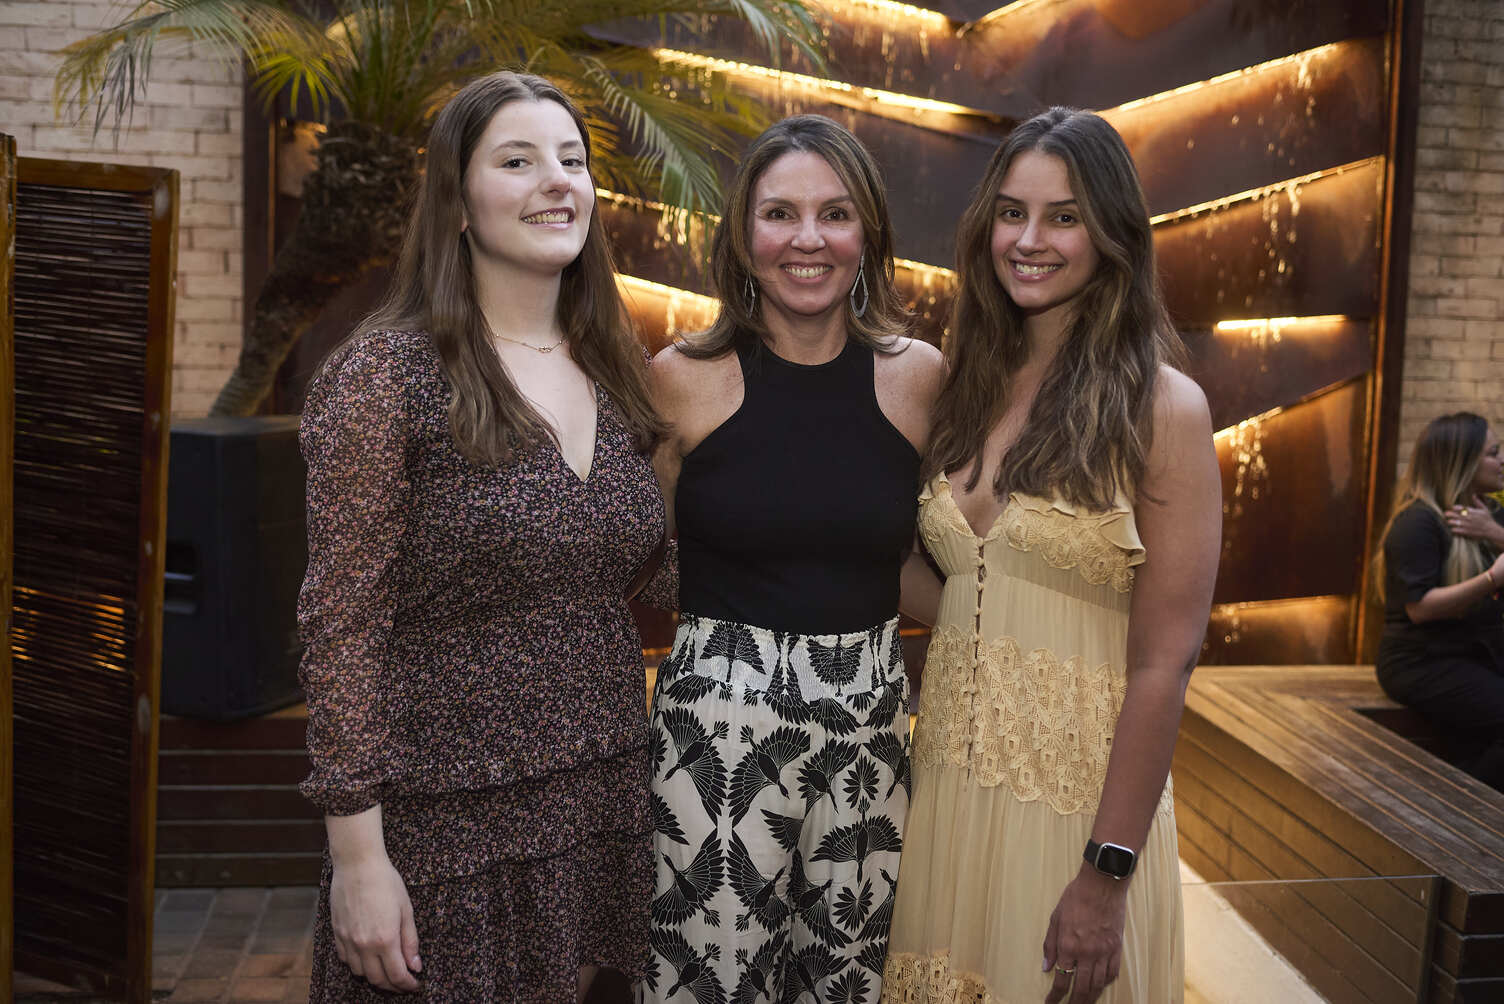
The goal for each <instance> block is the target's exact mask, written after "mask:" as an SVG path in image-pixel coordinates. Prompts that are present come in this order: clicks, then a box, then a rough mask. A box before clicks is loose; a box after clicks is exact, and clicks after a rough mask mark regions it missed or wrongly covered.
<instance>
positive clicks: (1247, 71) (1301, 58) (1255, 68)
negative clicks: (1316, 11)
mask: <svg viewBox="0 0 1504 1004" xmlns="http://www.w3.org/2000/svg"><path fill="white" fill-rule="evenodd" d="M1344 44H1346V43H1341V42H1328V43H1327V44H1325V45H1318V46H1316V48H1314V49H1306V50H1304V51H1301V52H1295V53H1291V54H1290V55H1288V56H1280V57H1279V58H1278V59H1271V60H1268V61H1267V62H1263V63H1255V64H1253V65H1252V66H1245V67H1243V68H1242V69H1241V70H1232V71H1231V72H1229V73H1221V74H1218V75H1217V76H1215V77H1208V78H1207V79H1205V80H1197V81H1195V82H1194V83H1190V84H1183V85H1182V86H1180V87H1176V88H1173V89H1171V90H1168V91H1160V92H1159V93H1158V94H1150V95H1149V96H1148V97H1143V98H1135V99H1134V100H1132V101H1126V102H1124V103H1123V104H1120V105H1118V106H1117V107H1116V108H1109V109H1107V110H1105V111H1103V112H1102V117H1103V118H1105V119H1111V118H1112V117H1113V116H1114V115H1117V114H1119V113H1121V112H1130V111H1135V110H1137V109H1139V108H1143V107H1145V106H1147V105H1152V104H1156V103H1158V102H1160V101H1165V100H1167V99H1169V98H1176V97H1180V96H1181V95H1185V94H1191V93H1194V92H1195V91H1199V90H1201V89H1202V88H1204V87H1215V86H1217V85H1218V84H1225V83H1227V82H1229V81H1232V80H1239V79H1242V78H1244V77H1250V76H1254V75H1255V74H1259V73H1265V72H1269V71H1272V70H1275V69H1278V68H1279V67H1282V66H1289V65H1291V64H1299V63H1302V62H1309V61H1311V60H1313V59H1325V58H1326V57H1328V56H1331V55H1333V54H1335V53H1336V51H1337V50H1338V49H1339V48H1341V47H1342V46H1343V45H1344Z"/></svg>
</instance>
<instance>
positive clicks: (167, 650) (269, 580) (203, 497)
mask: <svg viewBox="0 0 1504 1004" xmlns="http://www.w3.org/2000/svg"><path fill="white" fill-rule="evenodd" d="M298 421H299V420H298V416H296V415H279V416H271V417H258V418H201V419H190V420H186V421H178V422H174V423H173V426H172V456H171V460H170V465H171V466H170V467H169V468H168V475H167V555H166V564H167V581H166V594H165V598H164V602H163V613H162V710H163V711H164V712H165V713H167V714H172V715H186V716H191V717H195V718H212V719H218V720H222V721H223V720H228V719H234V718H245V717H248V716H250V715H258V714H264V713H265V712H268V711H273V710H275V709H277V708H280V707H284V706H286V705H288V704H293V703H296V702H297V701H300V700H302V692H301V691H300V690H299V689H298V660H299V658H300V657H301V655H302V646H301V645H300V644H299V642H298V625H297V603H298V590H299V588H300V587H301V586H302V583H303V570H304V567H305V566H306V565H307V564H308V541H307V536H306V522H305V515H304V508H303V487H304V485H303V482H304V477H305V473H306V472H305V469H304V466H303V457H302V454H301V453H299V451H298Z"/></svg>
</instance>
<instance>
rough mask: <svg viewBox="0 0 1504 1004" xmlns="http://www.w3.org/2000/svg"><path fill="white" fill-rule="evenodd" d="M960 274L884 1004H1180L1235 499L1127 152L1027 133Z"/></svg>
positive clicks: (1097, 128) (965, 235) (927, 525)
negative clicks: (1187, 818) (1198, 692)
mask: <svg viewBox="0 0 1504 1004" xmlns="http://www.w3.org/2000/svg"><path fill="white" fill-rule="evenodd" d="M958 247H959V251H958V260H959V261H958V267H959V272H960V278H961V290H960V292H959V294H958V297H957V306H956V312H955V314H954V316H953V318H952V324H951V341H950V344H949V345H948V346H947V350H948V355H949V358H950V363H951V371H950V376H949V379H948V382H947V385H946V387H945V389H944V390H943V391H942V394H941V400H940V404H939V407H938V412H937V416H936V424H935V431H934V434H933V438H932V440H931V442H932V448H931V452H930V454H929V457H928V463H927V466H926V471H925V473H926V476H927V478H928V480H927V483H926V486H925V489H924V491H923V493H922V494H921V496H920V500H921V501H920V513H919V536H920V540H921V542H922V543H923V545H924V547H925V549H926V550H927V551H928V552H929V554H930V556H931V557H932V558H933V560H934V562H935V563H936V564H937V565H938V567H939V568H940V570H941V572H943V573H944V576H945V579H944V583H943V588H942V586H941V583H940V582H939V581H938V580H937V579H936V578H935V577H934V574H933V572H931V571H930V570H929V569H928V567H927V566H926V565H924V564H923V563H922V562H921V561H917V560H916V561H911V562H910V563H909V565H908V566H907V567H906V569H905V582H904V608H905V609H906V610H907V611H908V612H910V613H912V614H914V615H915V616H919V617H921V618H924V619H931V618H933V623H934V624H935V625H936V627H935V632H934V636H933V640H932V641H931V644H930V650H929V656H928V660H927V662H926V665H925V670H924V679H923V688H922V691H921V696H920V708H919V718H918V723H917V727H916V729H915V733H914V747H913V765H914V766H913V770H914V790H913V802H912V806H911V809H910V812H909V823H908V829H907V832H906V834H905V839H904V854H903V860H902V865H901V869H900V873H899V876H898V882H897V889H896V901H895V903H894V905H893V906H892V908H891V909H892V910H893V914H894V916H893V928H892V940H891V943H890V947H889V955H888V962H887V966H886V969H885V974H884V982H883V995H882V999H883V1001H885V1002H894V1004H896V1002H904V1004H911V1002H913V1004H927V1002H942V1001H943V1002H946V1004H953V1002H961V1001H964V1002H967V1004H1016V1002H1025V1001H1027V1002H1037V1001H1048V1002H1056V1001H1062V1000H1068V1001H1069V1002H1071V1004H1087V1002H1091V1001H1096V1000H1107V1001H1114V1002H1128V1001H1132V1002H1139V1004H1164V1002H1169V1001H1178V1000H1180V999H1181V996H1182V993H1183V990H1182V981H1183V977H1182V969H1183V966H1182V931H1181V910H1180V887H1179V875H1178V866H1177V853H1176V843H1175V819H1174V808H1173V803H1172V800H1171V795H1170V786H1169V781H1168V772H1169V765H1170V758H1171V753H1172V751H1173V748H1174V743H1175V734H1176V729H1177V725H1178V722H1179V718H1180V713H1181V709H1182V707H1183V703H1184V694H1185V685H1186V683H1187V681H1188V680H1189V676H1190V670H1191V668H1192V666H1193V665H1194V660H1195V657H1196V654H1197V651H1198V649H1199V647H1200V643H1201V638H1202V634H1203V632H1204V630H1205V626H1206V617H1207V612H1208V608H1209V606H1210V601H1211V591H1212V584H1213V581H1214V579H1215V574H1216V563H1217V553H1218V539H1219V530H1220V511H1221V510H1220V482H1219V477H1218V471H1217V463H1216V456H1215V452H1214V450H1213V448H1212V441H1211V423H1210V417H1209V415H1208V411H1207V407H1206V402H1205V399H1204V397H1203V396H1202V394H1201V392H1200V390H1199V388H1197V387H1196V385H1195V384H1194V383H1193V382H1192V381H1191V380H1189V379H1188V378H1187V377H1185V376H1184V375H1183V374H1181V373H1180V372H1178V371H1176V370H1174V369H1172V368H1171V367H1170V366H1169V365H1167V364H1168V362H1169V361H1171V360H1173V359H1175V358H1176V357H1177V355H1178V353H1179V342H1178V339H1177V338H1176V336H1175V333H1174V330H1173V328H1171V327H1170V324H1169V321H1168V319H1167V317H1166V316H1165V313H1164V309H1163V307H1162V306H1161V303H1160V299H1159V293H1158V289H1157V287H1156V282H1155V277H1154V276H1155V273H1154V258H1153V244H1152V238H1151V236H1150V232H1149V224H1148V219H1147V213H1146V211H1145V208H1144V201H1143V195H1142V192H1141V190H1140V188H1139V185H1138V179H1137V175H1136V173H1135V172H1134V169H1133V165H1132V161H1131V160H1130V159H1129V156H1128V153H1127V150H1126V149H1125V148H1124V146H1123V144H1122V141H1121V139H1120V138H1119V137H1118V135H1117V133H1116V132H1114V131H1113V129H1112V128H1111V126H1109V125H1108V124H1107V123H1106V122H1105V121H1103V120H1102V119H1101V118H1099V117H1097V116H1095V115H1092V114H1091V113H1089V112H1077V111H1072V110H1070V109H1052V110H1050V111H1049V112H1046V113H1044V114H1042V115H1040V116H1037V117H1036V118H1034V119H1031V120H1030V121H1029V122H1026V123H1024V124H1023V125H1021V126H1020V127H1019V128H1018V129H1017V130H1015V132H1014V133H1013V135H1012V136H1010V138H1009V139H1008V141H1007V142H1006V143H1005V144H1004V145H1003V147H1002V148H1001V149H1000V150H999V151H998V153H997V155H996V156H995V157H994V158H993V161H992V164H991V166H990V167H989V169H988V172H987V175H986V177H985V179H984V180H983V182H982V185H981V187H980V189H979V191H978V193H977V195H976V197H975V199H974V200H973V203H972V206H971V208H970V209H969V210H968V212H967V215H966V216H965V218H964V219H963V221H962V223H961V228H960V233H959V236H958Z"/></svg>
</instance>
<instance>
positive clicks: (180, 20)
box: [56, 0, 819, 415]
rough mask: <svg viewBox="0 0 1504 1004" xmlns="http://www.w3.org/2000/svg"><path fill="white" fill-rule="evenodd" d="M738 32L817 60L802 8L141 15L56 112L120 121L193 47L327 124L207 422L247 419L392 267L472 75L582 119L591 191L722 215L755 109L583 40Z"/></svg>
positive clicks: (795, 0) (234, 10) (80, 48)
mask: <svg viewBox="0 0 1504 1004" xmlns="http://www.w3.org/2000/svg"><path fill="white" fill-rule="evenodd" d="M707 15H708V16H716V17H729V18H737V19H740V20H742V21H745V22H746V23H747V24H748V25H749V26H750V27H751V28H752V29H753V33H754V35H755V37H756V38H757V39H758V40H759V41H760V43H761V44H763V45H765V46H766V48H767V52H768V55H769V57H770V59H772V60H773V61H774V62H776V61H777V60H778V58H779V55H780V53H781V52H782V50H783V47H784V46H786V45H792V46H793V47H795V48H796V49H797V50H799V51H801V52H802V53H804V54H805V55H807V56H808V57H810V58H811V59H814V60H815V61H816V62H818V61H819V57H818V54H817V52H816V48H815V42H816V39H817V38H818V30H817V26H816V23H815V20H814V18H813V16H812V13H811V11H810V9H809V8H808V7H806V6H805V4H804V2H803V0H332V2H322V3H316V2H311V0H308V2H305V0H146V2H143V3H140V4H139V5H138V6H136V7H134V8H133V9H128V10H127V11H125V13H124V16H123V17H122V19H121V20H120V22H119V23H117V24H116V25H114V26H113V27H110V28H107V29H105V30H103V31H100V32H97V33H96V34H93V35H91V36H89V37H87V38H85V39H82V40H81V41H79V42H77V43H75V44H74V45H71V46H69V47H68V48H67V49H65V50H64V60H63V63H62V66H61V68H60V69H59V70H58V74H57V77H56V100H57V103H58V105H59V107H60V108H65V109H69V110H71V111H72V112H73V113H74V114H76V115H79V116H85V115H87V114H89V112H90V111H92V112H93V115H94V124H95V128H99V127H101V126H102V125H103V124H105V123H106V122H107V121H108V120H110V119H111V118H114V119H115V121H116V122H119V121H120V120H121V119H122V118H123V117H124V116H126V115H127V114H128V113H129V111H130V109H131V105H132V103H133V101H134V100H135V98H136V97H137V96H138V95H139V94H141V93H142V92H143V91H144V88H145V82H146V79H147V75H148V73H149V70H150V65H151V58H152V55H153V53H154V52H156V51H157V47H158V46H159V45H161V44H164V43H167V44H171V43H173V42H207V43H209V44H210V45H212V46H214V47H216V48H218V49H219V50H220V51H222V52H224V53H225V54H226V56H227V58H237V57H243V58H244V59H245V60H246V63H247V66H248V72H249V74H250V79H251V82H252V84H253V85H254V87H255V90H256V92H257V94H258V95H259V96H260V97H261V99H262V100H263V101H265V102H266V103H267V106H268V107H269V108H270V107H271V106H272V104H273V103H274V102H275V101H276V100H277V98H278V97H279V96H281V95H286V96H287V98H288V99H289V100H290V101H291V102H292V103H293V104H294V105H298V104H300V103H301V104H302V105H303V106H305V107H309V108H311V110H312V114H313V116H314V117H315V118H317V119H320V120H323V121H324V122H326V123H327V127H328V128H327V131H326V132H325V133H324V134H323V137H322V140H321V142H320V144H319V149H318V166H317V168H316V170H314V171H313V172H312V174H310V175H309V177H308V179H307V181H306V182H305V185H304V189H303V204H302V209H301V211H300V213H299V216H298V220H297V224H296V226H295V227H294V229H293V232H292V233H291V235H290V236H289V237H288V239H287V240H286V241H285V242H284V243H283V244H282V246H281V247H280V248H279V249H278V251H277V253H276V256H275V258H274V260H273V262H272V266H271V269H270V272H269V273H268V275H267V278H266V282H265V284H264V286H263V287H262V289H261V292H260V295H259V296H258V297H257V299H256V302H255V305H254V306H253V308H252V310H251V312H250V317H251V320H250V325H249V327H248V330H247V332H246V336H245V340H244V344H243V346H242V349H241V354H240V359H239V362H238V364H237V365H236V368H235V371H234V372H233V373H232V375H231V376H230V378H229V381H228V382H227V383H226V384H225V386H224V388H223V390H222V391H221V392H220V394H219V396H218V399H217V400H216V401H215V403H214V406H213V408H212V410H211V414H214V415H249V414H252V413H254V412H255V411H256V410H257V408H258V406H259V405H260V404H261V402H262V401H263V399H264V398H265V397H266V395H267V393H268V391H269V390H270V389H271V386H272V382H273V380H274V378H275V375H276V372H277V368H278V367H279V366H280V365H281V364H282V361H283V360H284V359H285V358H286V357H287V354H288V352H289V351H291V349H292V347H293V345H294V344H295V343H296V342H297V340H298V338H299V337H300V336H301V335H302V334H303V333H304V332H305V331H306V330H308V328H309V327H310V326H311V325H312V323H313V322H314V321H315V320H316V319H317V317H318V315H319V312H320V310H321V309H322V308H323V306H324V305H325V304H326V303H328V302H329V300H330V299H331V298H332V297H333V295H334V294H335V293H337V292H338V291H339V290H340V289H342V288H344V287H346V286H348V285H350V284H351V283H353V282H355V281H356V280H358V279H359V278H360V277H361V276H362V275H364V274H365V273H366V272H367V271H368V270H370V269H371V268H373V267H376V266H378V265H381V264H384V263H386V262H388V261H390V259H391V258H392V257H393V256H394V255H395V253H396V248H397V244H398V240H399V237H400V234H401V229H402V223H403V220H404V217H405V212H406V199H405V196H406V193H407V192H408V190H409V189H410V187H411V185H412V183H413V181H414V179H415V178H416V177H417V173H418V169H419V152H420V150H421V149H422V146H423V141H424V137H425V136H426V134H427V130H428V125H429V120H430V118H431V116H432V115H433V113H434V112H435V111H436V110H437V109H438V107H439V106H441V105H442V104H443V102H444V100H445V99H446V98H448V96H449V95H450V94H452V93H453V92H454V91H455V90H457V89H458V88H459V87H461V86H463V85H464V83H465V82H466V81H468V80H469V79H471V78H472V77H474V76H476V75H478V74H480V73H484V72H488V71H490V70H493V69H498V68H502V67H510V68H514V69H526V70H527V71H528V72H531V73H538V74H541V75H543V76H546V77H548V78H550V79H552V80H553V81H554V82H555V83H557V84H558V85H559V86H560V87H562V88H563V89H564V90H565V91H567V92H568V93H569V94H570V96H571V97H572V98H573V99H574V100H575V101H576V102H578V104H579V105H580V107H581V108H582V109H584V110H585V112H586V115H587V118H589V119H590V122H591V128H592V131H593V132H594V133H595V135H596V137H597V141H598V153H597V157H596V161H595V164H594V168H595V173H596V177H597V182H598V183H601V184H605V185H608V186H612V187H618V188H622V189H625V190H627V191H651V192H653V193H654V194H656V196H657V198H658V199H659V200H660V201H661V202H663V203H664V204H666V205H668V206H670V207H673V208H675V209H678V210H680V211H691V212H693V211H698V210H704V209H708V208H712V207H714V206H715V205H717V204H718V202H719V180H718V177H717V174H716V170H715V166H714V157H715V155H716V153H717V152H721V153H729V152H731V151H732V150H733V149H734V147H735V145H736V139H737V137H739V136H742V135H748V134H751V133H755V132H757V131H759V130H760V129H761V128H762V126H763V125H764V124H765V114H764V113H763V112H762V110H761V109H760V107H759V106H757V105H756V104H749V103H738V102H737V101H735V99H734V97H733V95H732V93H731V91H730V88H729V87H728V85H727V83H726V81H725V79H724V78H723V77H721V76H718V75H716V74H714V73H710V74H706V75H705V76H704V79H703V81H702V87H701V90H700V93H699V94H698V95H696V96H695V98H694V99H693V100H681V99H680V98H679V97H678V96H677V95H675V94H673V93H672V92H670V91H668V90H667V89H665V88H663V87H661V86H660V81H661V79H662V77H663V72H662V71H661V69H660V67H659V65H658V63H657V61H656V59H655V58H654V56H653V54H652V52H651V50H649V49H646V48H642V47H639V46H633V45H624V44H620V43H615V42H611V41H608V40H606V39H605V38H604V37H603V36H602V35H600V34H594V33H592V31H591V28H592V26H596V25H601V24H604V23H607V22H610V21H616V20H620V19H627V18H701V17H705V16H707Z"/></svg>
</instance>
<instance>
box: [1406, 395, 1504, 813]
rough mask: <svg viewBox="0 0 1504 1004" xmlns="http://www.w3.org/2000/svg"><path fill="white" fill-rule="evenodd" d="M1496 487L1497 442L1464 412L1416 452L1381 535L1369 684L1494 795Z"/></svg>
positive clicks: (1437, 425) (1500, 618) (1502, 541)
mask: <svg viewBox="0 0 1504 1004" xmlns="http://www.w3.org/2000/svg"><path fill="white" fill-rule="evenodd" d="M1500 488H1504V465H1501V460H1500V455H1499V438H1498V436H1496V435H1495V434H1494V433H1493V431H1492V430H1491V429H1489V427H1488V423H1487V422H1486V421H1484V420H1483V419H1482V418H1481V417H1479V416H1478V415H1474V414H1472V413H1471V412H1459V413H1457V414H1455V415H1443V416H1442V417H1440V418H1438V419H1436V420H1434V421H1433V422H1431V424H1430V425H1428V426H1426V429H1425V431H1424V432H1423V433H1421V437H1420V440H1419V441H1418V442H1417V443H1416V444H1415V454H1414V456H1413V458H1412V459H1411V461H1410V469H1409V471H1408V472H1407V474H1406V476H1405V481H1404V484H1403V485H1402V486H1401V491H1400V493H1399V497H1398V500H1397V501H1396V503H1395V509H1394V515H1393V516H1391V517H1390V520H1389V526H1388V527H1387V528H1386V529H1385V531H1384V547H1383V550H1382V552H1381V553H1380V555H1379V561H1380V565H1381V571H1382V573H1383V582H1384V597H1385V610H1384V636H1383V639H1382V641H1380V643H1379V657H1378V666H1377V669H1378V677H1379V683H1380V685H1381V686H1383V688H1384V692H1385V693H1387V694H1388V695H1389V696H1390V697H1392V698H1393V699H1394V700H1396V701H1399V702H1400V703H1402V704H1407V705H1409V706H1411V707H1413V708H1415V709H1416V710H1417V711H1419V712H1421V714H1423V715H1425V716H1426V717H1427V718H1429V719H1431V720H1432V721H1433V722H1435V723H1436V724H1437V726H1438V727H1440V728H1442V729H1445V730H1446V731H1447V732H1448V733H1449V734H1450V735H1453V736H1456V737H1457V738H1458V740H1459V742H1460V743H1461V744H1462V745H1463V746H1464V747H1465V748H1466V749H1467V755H1466V760H1465V762H1464V763H1463V764H1462V766H1464V767H1465V768H1467V769H1468V770H1469V771H1471V772H1472V773H1473V774H1474V775H1475V776H1476V777H1478V778H1479V779H1480V780H1482V781H1484V782H1486V783H1488V784H1490V785H1492V786H1493V787H1495V788H1498V789H1500V790H1504V601H1501V600H1500V599H1499V590H1500V588H1501V587H1504V553H1501V552H1504V525H1501V523H1504V513H1501V512H1500V510H1499V508H1498V507H1497V506H1496V505H1494V504H1493V503H1492V502H1485V501H1484V496H1486V495H1488V494H1489V493H1492V492H1496V491H1499V490H1500Z"/></svg>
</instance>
